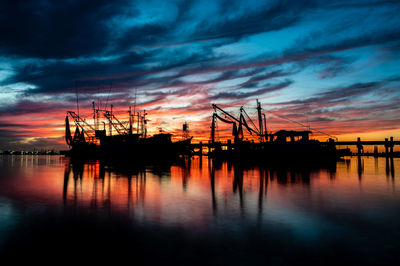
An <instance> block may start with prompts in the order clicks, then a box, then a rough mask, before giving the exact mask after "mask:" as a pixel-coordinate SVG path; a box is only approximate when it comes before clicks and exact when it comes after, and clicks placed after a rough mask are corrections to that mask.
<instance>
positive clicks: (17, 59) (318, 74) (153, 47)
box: [0, 0, 400, 149]
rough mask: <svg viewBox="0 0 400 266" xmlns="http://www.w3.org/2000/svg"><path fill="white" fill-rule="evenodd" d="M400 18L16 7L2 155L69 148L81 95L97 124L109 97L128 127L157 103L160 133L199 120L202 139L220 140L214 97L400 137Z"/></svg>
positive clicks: (124, 1) (254, 9)
mask: <svg viewBox="0 0 400 266" xmlns="http://www.w3.org/2000/svg"><path fill="white" fill-rule="evenodd" d="M399 12H400V4H399V3H398V1H372V0H371V1H368V0H364V1H336V2H334V3H333V2H332V3H330V2H327V1H277V0H276V1H275V0H265V1H240V0H233V1H225V0H219V1H197V0H192V1H183V0H182V1H180V0H178V1H161V0H154V1H144V0H143V1H142V0H137V1H133V0H132V1H131V0H117V1H112V2H110V1H103V0H96V1H78V0H69V1H63V2H60V1H50V0H38V1H2V2H1V3H0V23H1V25H2V27H0V148H1V149H6V148H24V149H29V147H31V148H33V147H35V148H37V149H40V147H46V148H49V147H50V148H51V147H54V148H62V147H66V146H65V144H63V137H62V136H63V132H64V127H63V119H64V116H65V111H66V110H76V105H77V101H78V103H79V106H80V114H81V115H82V116H83V117H85V118H86V119H88V120H90V119H91V117H92V115H91V107H92V101H96V102H97V104H98V105H101V106H102V107H104V108H107V107H108V108H109V107H110V105H111V104H113V105H114V110H115V112H116V114H117V115H118V116H119V117H121V120H123V121H125V120H126V118H127V110H128V108H129V106H133V105H134V106H135V108H137V109H136V110H143V109H146V110H147V112H148V113H149V119H150V122H149V127H151V128H152V129H154V130H156V129H157V128H158V127H163V128H164V129H165V130H168V131H169V132H172V133H176V134H178V133H179V129H180V128H181V123H183V122H184V121H188V122H189V123H190V124H191V125H190V128H191V130H192V134H193V135H195V140H207V139H208V138H209V130H208V128H209V123H210V115H211V112H212V108H211V106H210V105H211V103H217V104H220V105H221V106H223V107H224V108H226V109H227V110H229V111H231V112H233V113H235V112H237V110H238V108H239V107H240V106H245V107H247V108H248V109H249V113H254V112H253V111H254V107H255V99H258V100H260V101H261V103H262V105H263V107H264V111H265V112H266V113H267V115H268V125H269V129H270V130H278V129H280V128H299V127H301V126H300V124H296V123H291V122H289V120H290V121H295V122H299V123H301V124H302V125H305V126H308V125H309V126H311V127H313V128H316V129H319V130H323V131H325V132H327V133H329V134H336V135H339V136H340V135H342V134H353V133H354V134H355V133H360V132H365V133H370V134H371V136H376V135H374V132H375V131H379V132H384V130H396V129H400V123H399V122H400V121H399V119H398V117H400V116H399V114H400V110H399V106H398V102H399V100H400V90H399V85H400V79H399V68H398V66H399V63H400V53H399V51H400V31H399V29H398V25H399V24H400V17H399V16H398V14H399ZM221 128H222V127H221ZM151 132H152V131H151V130H150V133H151ZM392 132H393V131H392ZM399 132H400V131H399ZM382 134H384V133H382ZM227 135H229V134H228V133H226V132H225V133H222V132H221V136H227ZM380 137H383V135H380ZM386 137H387V136H386ZM395 138H400V135H395Z"/></svg>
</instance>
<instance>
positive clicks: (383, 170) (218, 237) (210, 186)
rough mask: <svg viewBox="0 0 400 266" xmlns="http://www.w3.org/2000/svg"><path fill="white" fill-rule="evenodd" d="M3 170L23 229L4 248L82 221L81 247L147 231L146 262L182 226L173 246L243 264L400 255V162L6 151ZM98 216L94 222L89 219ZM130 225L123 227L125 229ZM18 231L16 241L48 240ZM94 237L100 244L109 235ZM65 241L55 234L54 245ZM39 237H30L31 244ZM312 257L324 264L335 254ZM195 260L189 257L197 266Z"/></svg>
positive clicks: (10, 204) (2, 192) (6, 209)
mask: <svg viewBox="0 0 400 266" xmlns="http://www.w3.org/2000/svg"><path fill="white" fill-rule="evenodd" d="M0 167H1V171H0V221H1V222H2V224H3V225H6V226H7V228H9V227H13V228H15V229H13V230H14V231H12V232H13V233H10V234H9V235H8V238H7V237H5V236H7V232H8V231H7V229H2V228H3V227H4V226H3V227H1V226H0V253H1V249H2V247H1V242H2V241H6V243H8V242H7V241H10V240H7V239H10V238H11V239H13V237H14V236H18V237H21V236H24V237H25V235H28V236H29V235H30V234H26V232H27V231H28V232H37V234H38V235H39V236H40V237H42V236H46V235H51V234H50V233H48V230H53V231H51V232H55V233H54V234H55V235H57V232H59V231H60V230H61V231H62V230H64V231H65V232H66V233H65V235H64V236H63V237H67V238H68V237H69V234H71V230H70V229H69V228H70V227H71V226H72V227H73V228H78V229H76V230H75V231H74V233H73V237H72V236H71V242H72V243H73V244H72V245H77V244H79V243H76V242H74V241H76V239H81V238H82V236H86V235H87V231H89V232H91V234H93V235H94V236H97V234H98V228H99V227H101V230H103V231H102V232H106V234H107V235H108V238H105V240H103V241H105V242H106V243H103V244H107V243H108V242H109V240H110V242H113V243H115V242H116V241H119V240H118V239H119V238H121V237H123V235H124V234H126V235H128V236H129V238H127V240H126V243H130V241H132V239H137V238H138V234H139V233H138V232H146V233H140V239H141V241H143V243H147V242H146V241H149V242H148V243H147V244H146V245H147V246H148V247H149V249H148V250H150V251H148V250H147V249H146V250H142V251H143V252H144V253H143V254H146V258H147V257H153V255H152V253H153V252H158V251H160V250H164V249H165V242H162V241H161V242H160V239H164V240H165V239H168V240H169V239H174V237H175V235H176V234H177V232H180V236H179V237H177V238H175V240H173V241H172V242H171V243H172V244H171V245H172V247H179V248H182V250H184V249H187V248H188V246H190V247H193V249H191V252H192V253H191V254H200V255H198V257H201V258H198V259H200V261H201V259H202V258H207V256H205V255H204V254H206V255H208V256H210V258H219V257H221V256H222V255H221V254H219V253H218V252H227V253H224V254H225V255H227V254H228V255H229V259H228V261H229V263H230V264H235V262H237V263H236V264H243V263H244V262H246V261H247V255H249V254H251V256H252V257H253V258H257V260H259V259H261V261H260V262H266V261H271V263H272V264H274V263H275V264H276V261H275V260H274V259H270V260H268V259H266V258H265V256H264V255H262V254H265V251H266V250H270V256H268V258H276V257H274V256H278V258H277V261H278V262H279V261H280V262H287V261H288V260H289V261H290V260H292V259H293V258H299V257H300V258H303V259H306V261H308V260H309V256H308V255H307V254H320V255H318V256H324V257H326V256H328V257H329V256H334V257H330V259H331V260H329V261H332V262H335V263H339V262H341V261H342V260H339V259H337V260H335V258H336V256H337V254H336V253H335V254H333V255H331V251H330V250H340V252H341V253H340V254H347V255H348V254H350V255H352V256H353V260H352V261H351V262H352V263H353V264H357V263H358V262H363V264H368V261H371V263H373V262H381V261H390V260H388V259H387V258H386V257H385V256H386V255H385V254H394V253H395V250H397V249H398V248H399V247H400V246H399V244H398V240H397V239H398V237H397V236H399V235H400V226H399V224H400V218H399V217H400V216H399V209H400V208H399V206H400V192H399V191H398V190H397V188H398V187H399V182H400V181H399V179H398V178H396V173H398V172H399V170H400V169H399V167H400V160H399V159H397V158H395V159H393V158H392V159H390V158H372V157H361V158H358V157H352V158H346V159H345V160H341V161H338V162H334V163H326V164H325V165H318V166H304V165H302V166H300V165H284V164H280V165H271V164H270V165H268V164H265V165H257V164H254V165H252V164H249V163H246V164H243V163H231V162H223V161H212V160H208V159H207V157H203V158H200V157H193V158H183V159H181V160H179V161H174V162H165V163H158V164H137V163H135V162H129V163H123V162H118V163H115V162H113V163H112V162H109V161H101V160H93V161H86V162H82V161H71V160H70V159H68V158H63V157H57V156H52V157H51V156H47V157H45V156H42V157H41V156H4V157H1V160H0ZM49 213H50V214H49ZM54 213H55V214H54ZM21 217H23V218H21ZM71 217H72V218H71ZM116 219H117V220H118V222H115V220H116ZM54 220H55V221H57V222H54ZM87 220H89V221H90V222H88V224H83V225H82V224H81V223H85V222H84V221H87ZM121 220H122V222H120V221H121ZM32 221H33V222H32ZM99 221H100V222H99ZM31 223H33V225H32V224H31ZM26 224H28V225H26ZM71 224H72V225H71ZM18 225H19V226H18ZM132 226H133V228H134V229H132ZM138 226H139V227H138ZM47 227H49V228H51V229H47ZM118 227H121V228H122V229H123V230H122V231H118V232H119V235H117V236H115V237H114V235H115V232H114V230H117V229H116V228H118ZM21 228H22V229H21ZM26 228H27V229H26ZM137 228H140V229H137ZM155 230H156V232H157V233H153V232H155ZM157 230H161V231H157ZM182 232H183V233H182ZM101 235H103V234H101ZM178 235H179V234H178ZM192 235H195V237H192ZM187 236H188V238H186V237H187ZM18 237H17V240H15V243H22V242H24V243H35V241H36V240H37V239H36V237H35V238H33V239H32V242H29V241H25V240H23V241H21V240H18V239H19V238H18ZM116 238H117V239H116ZM1 239H6V240H1ZM93 239H95V240H93V241H92V242H90V241H89V244H90V245H92V244H95V242H96V241H99V240H98V238H97V237H93ZM147 239H150V240H147ZM198 239H202V241H203V242H201V241H200V242H198ZM153 240H154V241H153ZM54 241H56V240H55V239H53V238H51V237H50V239H47V240H46V243H47V242H48V243H54ZM78 242H79V241H78ZM42 243H44V240H43V241H42ZM65 243H67V242H65ZM68 243H69V242H68ZM126 243H125V242H124V245H125V244H126ZM140 243H142V242H140ZM159 243H164V244H159ZM182 243H183V244H182ZM187 243H188V244H187ZM199 243H200V244H199ZM254 243H257V245H255V244H254ZM69 244H70V243H69ZM16 245H17V247H16V248H15V250H19V246H18V245H19V244H16ZM32 245H34V244H27V247H28V249H29V248H30V247H31V246H32ZM154 245H156V246H157V248H156V249H154V248H153V246H154ZM93 246H96V244H95V245H93ZM127 246H129V244H128V245H127ZM167 246H168V245H167ZM254 246H256V247H254ZM85 247H86V246H85ZM119 248H121V245H118V249H119ZM122 248H123V247H122ZM136 248H137V247H136ZM155 250H156V251H155ZM199 250H200V251H201V252H200V253H197V252H198V251H199ZM217 251H218V252H217ZM228 251H229V252H228ZM174 252H175V251H172V253H171V254H177V253H176V252H175V253H174ZM202 252H203V253H202ZM214 252H215V253H214ZM335 252H336V251H335ZM126 254H130V253H129V252H128V253H126ZM188 254H189V253H188ZM202 254H203V255H204V256H203V255H202ZM237 254H243V256H245V257H246V259H244V257H240V256H239V255H237ZM277 254H278V255H277ZM286 254H292V255H293V256H286ZM321 254H322V255H321ZM0 255H1V254H0ZM180 255H181V254H180ZM261 255H262V256H261ZM237 256H239V257H237ZM222 257H223V258H224V261H225V259H226V257H225V256H222ZM364 257H365V258H369V259H370V258H371V257H372V258H373V260H369V259H368V261H366V260H367V259H363V258H364ZM312 258H313V259H312V260H313V261H312V262H313V263H314V264H318V265H321V264H324V262H326V261H325V260H320V258H318V257H315V256H313V257H312ZM236 259H237V260H236ZM241 259H242V260H241ZM342 259H343V258H342ZM359 260H360V261H359ZM144 261H145V262H146V260H144ZM295 261H296V260H295ZM161 262H162V261H161ZM185 262H187V261H185V260H183V261H180V264H190V263H185ZM192 262H193V261H192ZM253 262H254V261H253ZM178 264H179V263H178ZM220 264H223V263H220ZM251 264H257V263H251ZM259 264H265V263H259ZM278 264H279V263H278ZM283 264H285V263H283ZM311 264H312V263H311Z"/></svg>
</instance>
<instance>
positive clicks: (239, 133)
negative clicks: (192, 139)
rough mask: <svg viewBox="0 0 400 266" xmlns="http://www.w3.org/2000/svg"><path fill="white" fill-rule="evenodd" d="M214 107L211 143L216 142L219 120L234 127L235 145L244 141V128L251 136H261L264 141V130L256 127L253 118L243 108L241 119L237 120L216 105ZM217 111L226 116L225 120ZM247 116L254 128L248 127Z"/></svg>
mask: <svg viewBox="0 0 400 266" xmlns="http://www.w3.org/2000/svg"><path fill="white" fill-rule="evenodd" d="M212 107H213V108H214V113H213V116H212V122H211V142H212V143H214V142H215V128H216V125H215V124H216V122H217V119H219V120H221V121H222V122H224V123H227V124H232V125H233V128H232V135H233V136H234V142H235V143H237V142H239V141H241V140H243V126H244V127H245V128H246V130H247V131H248V132H249V134H250V135H253V134H255V135H259V136H260V137H261V139H263V137H262V134H263V133H262V131H263V130H262V129H261V130H260V129H258V128H257V127H256V125H255V124H254V123H253V121H252V120H251V118H250V117H249V115H248V114H247V112H246V111H245V110H244V108H243V106H242V107H241V108H240V115H239V119H237V118H236V117H234V116H233V115H231V114H230V113H228V112H226V111H225V110H223V109H222V108H220V107H219V106H217V105H216V104H213V105H212ZM217 111H220V112H222V113H223V114H224V115H225V118H224V117H221V116H220V115H218V113H217ZM245 116H246V117H247V119H248V120H249V121H250V123H251V125H252V127H250V126H249V125H248V123H247V121H246V119H245ZM261 121H262V120H261ZM261 127H262V122H261Z"/></svg>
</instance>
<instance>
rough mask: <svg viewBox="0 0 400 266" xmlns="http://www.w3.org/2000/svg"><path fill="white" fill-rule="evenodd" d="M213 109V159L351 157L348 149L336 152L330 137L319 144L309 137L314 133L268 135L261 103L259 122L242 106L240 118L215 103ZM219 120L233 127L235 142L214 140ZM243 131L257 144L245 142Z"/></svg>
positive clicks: (262, 159) (259, 159) (269, 159)
mask: <svg viewBox="0 0 400 266" xmlns="http://www.w3.org/2000/svg"><path fill="white" fill-rule="evenodd" d="M212 106H213V109H214V113H213V115H212V122H211V141H210V144H209V146H210V147H211V148H210V152H209V155H210V156H212V157H214V158H217V159H218V158H220V159H237V160H247V161H248V160H252V161H264V162H266V161H275V162H276V161H280V162H287V161H288V160H291V161H300V162H304V161H311V162H315V161H324V160H330V159H337V158H340V157H342V156H345V155H351V153H350V150H349V149H336V145H335V144H334V139H333V138H332V136H330V135H329V136H330V138H329V140H328V141H327V142H320V141H318V140H314V139H311V138H310V134H312V133H313V132H312V131H311V130H303V131H294V130H279V131H276V132H274V133H273V132H268V131H267V123H266V116H265V114H263V113H262V108H261V104H260V102H259V101H258V100H257V115H258V121H256V122H253V121H252V119H251V118H250V116H249V115H248V114H247V112H246V111H245V109H244V108H243V107H241V108H240V115H239V118H237V117H236V116H234V115H232V114H230V113H228V112H227V111H225V110H223V109H222V108H220V107H219V106H217V105H215V104H213V105H212ZM217 121H221V122H223V123H228V124H232V135H233V138H234V139H233V143H232V141H230V140H228V142H227V143H222V142H218V141H216V140H215V135H216V128H217V127H216V123H217ZM257 123H258V126H257V125H256V124H257ZM244 131H246V132H247V133H248V134H250V135H252V136H253V137H255V138H256V141H254V140H252V141H249V140H244ZM319 132H320V133H323V132H321V131H319ZM324 134H325V133H324ZM327 135H328V134H327Z"/></svg>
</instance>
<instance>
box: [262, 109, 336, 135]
mask: <svg viewBox="0 0 400 266" xmlns="http://www.w3.org/2000/svg"><path fill="white" fill-rule="evenodd" d="M268 112H269V113H271V114H273V115H275V116H277V117H279V118H281V119H283V120H287V121H289V122H292V123H296V124H299V125H301V126H303V127H306V128H307V127H308V128H309V129H312V130H313V131H315V132H318V133H321V134H324V135H327V136H329V137H331V138H334V139H336V141H337V140H338V138H337V137H335V136H332V135H330V134H328V133H325V132H322V131H320V130H318V129H315V128H312V127H310V126H306V125H304V124H303V123H300V122H297V121H294V120H291V119H288V118H286V117H283V116H280V115H277V114H275V113H274V112H271V111H268Z"/></svg>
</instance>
